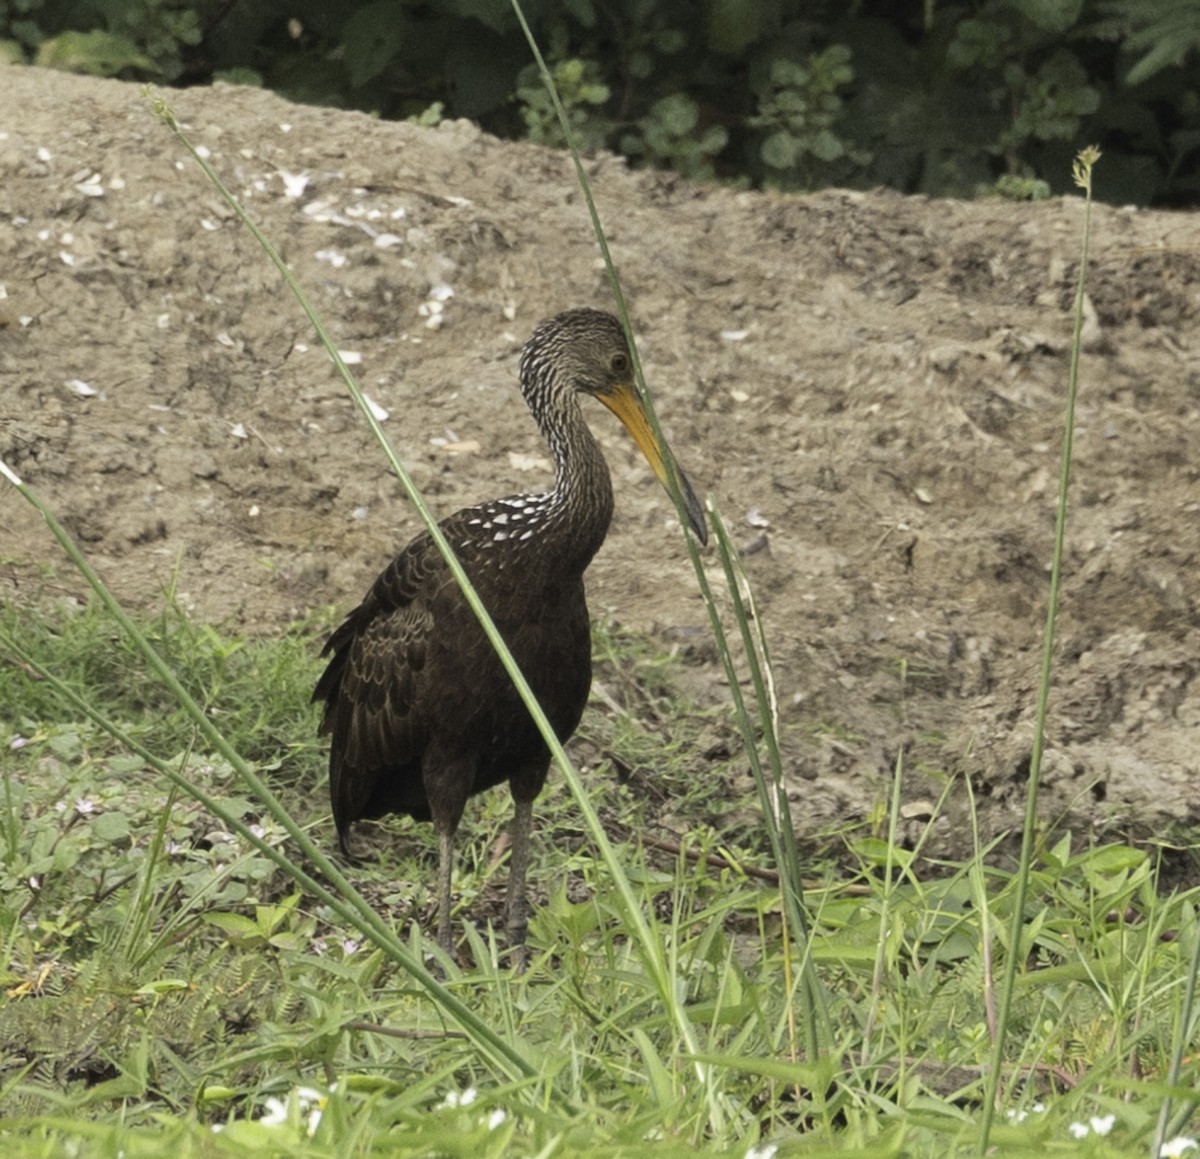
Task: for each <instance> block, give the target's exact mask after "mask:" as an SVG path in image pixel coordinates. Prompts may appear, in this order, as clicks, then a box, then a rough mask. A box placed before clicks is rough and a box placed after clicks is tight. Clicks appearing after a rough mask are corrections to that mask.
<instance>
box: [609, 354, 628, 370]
mask: <svg viewBox="0 0 1200 1159" xmlns="http://www.w3.org/2000/svg"><path fill="white" fill-rule="evenodd" d="M612 370H613V374H628V373H629V355H628V354H614V355H613V360H612Z"/></svg>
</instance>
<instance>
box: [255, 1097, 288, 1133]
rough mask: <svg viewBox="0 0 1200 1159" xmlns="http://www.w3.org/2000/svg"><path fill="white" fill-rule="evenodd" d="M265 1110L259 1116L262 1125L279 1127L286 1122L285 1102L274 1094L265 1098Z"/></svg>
mask: <svg viewBox="0 0 1200 1159" xmlns="http://www.w3.org/2000/svg"><path fill="white" fill-rule="evenodd" d="M265 1105H266V1108H267V1109H266V1111H265V1112H264V1113H263V1115H262V1116H261V1117H260V1118H259V1120H258V1121H259V1122H260V1123H262V1124H263V1126H264V1127H279V1126H282V1125H283V1124H284V1123H286V1122H287V1103H285V1102H284V1101H283V1100H282V1099H277V1098H276V1097H275V1096H274V1095H271V1096H269V1097H268V1098H267V1101H266V1104H265Z"/></svg>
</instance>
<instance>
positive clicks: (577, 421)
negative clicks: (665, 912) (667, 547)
mask: <svg viewBox="0 0 1200 1159" xmlns="http://www.w3.org/2000/svg"><path fill="white" fill-rule="evenodd" d="M521 385H522V391H523V393H524V395H525V399H526V402H527V403H528V405H529V408H530V410H531V412H532V413H533V415H534V417H535V419H536V420H537V422H538V425H539V427H540V428H541V430H542V433H543V435H544V436H545V437H546V439H547V441H548V442H549V444H550V448H551V451H552V452H553V454H554V458H555V464H556V482H555V486H554V488H553V489H552V490H551V491H549V492H546V493H545V494H542V495H514V496H511V497H508V498H505V499H498V500H494V501H492V502H490V503H485V504H482V505H480V506H478V507H470V508H466V509H465V510H462V511H459V512H457V513H455V514H454V515H451V516H450V517H449V518H448V519H446V520H444V521H443V522H442V524H441V528H442V530H443V532H444V533H445V535H446V538H447V539H448V540H449V542H450V545H451V546H452V547H453V549H454V551H455V553H456V554H457V555H458V557H459V559H460V560H461V561H462V564H463V566H464V567H465V568H466V571H467V574H468V575H469V576H470V578H471V581H472V583H473V584H474V586H475V588H476V590H477V591H478V592H479V594H480V596H481V597H482V599H483V601H484V603H485V605H486V607H487V609H488V611H489V613H490V614H491V616H492V618H493V620H494V621H495V623H496V626H497V628H498V629H499V630H500V633H501V635H502V636H503V637H504V640H505V643H506V644H507V645H508V647H509V649H510V650H511V651H512V653H513V656H514V657H515V659H516V661H517V663H518V665H519V666H520V668H521V671H522V673H523V674H524V675H525V678H526V679H527V680H528V682H529V684H530V686H531V687H532V689H533V691H534V693H535V695H536V696H537V698H538V701H539V702H540V704H541V705H542V708H543V709H544V711H545V713H546V715H547V717H548V718H549V720H550V723H551V725H552V726H553V728H554V731H555V733H556V734H557V736H558V737H559V739H561V740H566V738H567V737H569V736H570V735H571V733H573V732H574V730H575V728H576V726H577V725H578V724H579V720H580V717H581V716H582V715H583V710H584V707H585V705H586V704H587V699H588V692H589V689H590V686H591V642H590V634H589V619H588V610H587V602H586V599H585V595H584V586H583V573H584V571H585V569H586V568H587V566H588V564H589V563H590V562H591V560H592V557H593V556H594V555H595V554H596V552H597V551H598V550H599V548H600V545H601V544H602V543H603V542H604V537H605V535H606V534H607V531H608V526H609V523H610V521H611V519H612V511H613V495H612V484H611V481H610V478H609V473H608V467H607V465H606V464H605V462H604V458H603V455H602V454H601V452H600V448H599V446H598V444H597V443H596V441H595V439H594V438H593V437H592V435H591V433H590V431H589V430H588V429H587V425H586V423H585V422H584V419H583V416H582V412H581V411H580V408H579V403H578V395H579V394H580V393H584V394H592V395H594V396H596V397H598V398H599V399H600V400H601V401H602V402H604V403H605V404H606V405H608V406H609V407H610V409H612V410H613V411H614V412H615V413H617V414H618V415H619V416H620V417H621V418H622V421H624V422H626V424H627V425H628V426H629V427H630V430H631V431H632V432H633V433H634V436H635V438H637V439H638V442H639V444H640V445H641V446H642V448H643V450H644V451H646V452H647V455H648V457H649V458H650V460H651V463H652V465H653V466H654V467H655V469H656V470H657V471H659V473H660V476H664V475H665V472H666V471H667V470H669V469H670V468H669V467H667V466H666V465H665V463H664V461H663V460H661V458H660V457H659V456H658V454H657V448H656V446H655V445H654V443H653V437H652V436H650V435H649V434H648V427H645V426H644V425H642V426H639V416H640V423H641V424H644V423H645V418H644V414H642V412H641V408H640V404H639V403H638V402H637V396H636V392H635V391H633V388H632V376H631V364H630V360H629V353H628V349H627V347H626V344H625V339H624V335H623V333H622V331H621V327H620V324H619V323H618V322H617V320H616V319H615V318H613V317H612V316H611V315H609V314H604V313H601V312H599V311H595V310H573V311H569V312H568V313H566V314H561V315H558V316H557V317H555V318H552V319H550V320H548V321H547V322H544V323H542V324H541V325H540V326H539V327H538V328H537V329H536V330H535V332H534V334H533V336H532V337H531V339H530V341H529V343H528V344H527V345H526V347H525V350H524V353H523V355H522V359H521ZM647 439H648V440H649V442H647ZM668 461H669V460H668ZM677 477H678V478H679V480H680V481H681V484H682V486H683V488H684V493H685V496H686V497H687V499H688V502H689V511H690V515H691V522H692V525H693V528H694V529H696V531H697V533H698V534H699V535H701V537H702V538H703V531H704V527H703V519H702V517H701V515H700V513H699V504H698V503H697V502H696V500H695V497H694V495H692V492H691V489H690V487H688V486H687V483H686V480H685V479H684V478H683V476H682V474H679V475H678V476H677ZM323 654H325V655H329V656H330V660H329V665H328V667H327V668H326V670H325V672H324V674H323V675H322V677H321V679H320V681H319V682H318V684H317V688H316V692H315V694H314V699H316V700H322V701H324V702H325V714H324V718H323V721H322V732H328V733H330V734H331V745H330V762H329V770H330V794H331V799H332V803H333V815H334V820H335V822H336V825H337V830H338V836H339V840H340V841H341V844H342V846H343V848H345V847H346V839H347V834H348V832H349V829H350V826H351V824H352V823H353V822H355V821H357V820H360V819H364V818H376V817H381V816H383V815H385V814H387V813H405V814H408V815H410V816H412V817H414V818H416V819H417V820H420V821H432V822H433V823H434V826H435V827H436V829H437V831H438V834H439V841H440V872H439V938H440V940H441V941H442V944H443V946H444V947H445V948H447V949H448V948H449V932H450V931H449V921H450V866H451V851H452V841H453V836H454V832H455V830H456V829H457V827H458V823H459V820H460V818H461V816H462V812H463V807H464V805H465V804H466V802H467V799H468V798H469V797H470V796H471V795H472V794H474V793H478V792H481V791H482V790H484V789H488V788H491V787H492V786H494V785H497V784H500V783H501V782H503V781H507V782H508V783H509V785H510V788H511V791H512V795H513V800H514V803H515V809H516V815H515V820H514V828H513V835H512V849H513V852H512V863H511V865H510V879H509V895H508V914H507V922H508V930H509V938H510V941H511V942H512V943H514V944H517V945H519V944H521V942H522V941H523V937H524V929H525V916H524V878H525V869H526V865H527V861H528V840H529V827H530V818H531V814H532V803H533V800H534V798H535V797H536V796H537V795H538V793H539V792H540V791H541V789H542V786H543V784H544V783H545V779H546V773H547V770H548V768H549V762H550V755H549V751H548V749H547V747H546V743H545V741H544V740H543V739H542V736H541V734H540V733H539V731H538V729H537V727H536V725H535V724H534V723H533V720H532V718H531V717H530V715H529V712H528V710H527V709H526V708H525V706H524V704H523V703H522V701H521V699H520V696H519V695H518V693H517V691H516V688H515V687H514V686H513V683H512V681H511V680H510V678H509V676H508V674H507V673H506V672H505V670H504V668H503V666H502V665H501V663H500V660H499V659H498V657H497V656H496V654H495V652H494V651H493V649H492V647H491V644H490V643H489V641H488V639H487V637H486V636H485V635H484V632H483V629H482V627H481V626H480V625H479V622H478V620H477V619H476V617H475V614H474V613H473V612H472V610H471V608H470V605H469V604H468V603H467V602H466V600H465V598H464V597H463V595H462V593H461V591H460V590H459V588H458V586H457V584H456V583H455V581H454V578H453V576H452V574H451V572H450V570H449V567H448V566H447V564H446V562H445V561H444V560H443V558H442V556H441V554H440V553H439V552H438V550H437V548H436V546H435V545H434V543H433V541H432V539H431V538H430V536H429V535H428V534H427V533H426V534H423V535H420V536H418V537H417V538H416V539H414V540H413V541H412V542H411V543H410V544H409V545H408V546H407V547H406V548H405V549H404V550H403V551H401V553H400V554H399V555H398V556H396V558H395V559H394V560H392V562H391V563H390V564H389V565H388V566H387V568H385V569H384V571H383V572H382V574H381V575H380V576H379V578H378V579H377V580H376V581H375V583H374V584H373V585H372V586H371V589H370V591H369V592H368V593H367V595H366V598H365V599H364V600H363V602H362V603H361V604H360V605H359V606H358V607H357V608H356V609H355V610H354V611H353V612H351V613H350V615H349V616H348V617H347V618H346V620H345V622H344V623H343V624H342V625H341V626H340V627H339V628H338V629H337V631H335V632H334V633H333V635H332V636H331V637H330V639H329V641H328V643H327V644H326V646H325V650H324V653H323Z"/></svg>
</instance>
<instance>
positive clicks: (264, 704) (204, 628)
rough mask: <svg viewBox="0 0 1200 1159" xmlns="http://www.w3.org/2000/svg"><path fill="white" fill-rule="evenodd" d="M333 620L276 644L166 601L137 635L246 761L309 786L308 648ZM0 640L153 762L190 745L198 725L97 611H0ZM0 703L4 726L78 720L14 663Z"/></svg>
mask: <svg viewBox="0 0 1200 1159" xmlns="http://www.w3.org/2000/svg"><path fill="white" fill-rule="evenodd" d="M331 622H332V612H331V611H324V612H321V613H319V614H317V615H316V616H313V617H310V618H308V619H305V620H300V621H296V622H295V623H293V624H291V625H289V626H288V628H287V629H286V630H285V631H284V632H283V633H282V634H277V635H273V636H271V637H256V636H247V635H243V634H240V633H238V632H237V631H236V630H234V629H228V630H222V629H221V628H219V627H216V626H213V625H208V624H198V623H195V622H194V621H192V620H191V619H190V618H189V617H188V616H187V615H186V614H185V613H184V612H183V611H182V609H180V608H179V607H178V606H177V605H175V604H173V603H171V602H169V601H167V602H165V603H164V605H163V608H162V610H161V611H160V612H159V614H158V615H156V616H153V617H151V618H147V617H141V618H140V619H139V628H140V630H141V632H142V633H143V635H144V636H145V638H146V640H148V641H149V642H150V644H151V645H152V646H153V647H154V649H155V650H156V651H157V652H158V654H159V655H160V656H161V657H162V658H163V660H164V661H165V662H166V663H167V664H169V665H170V666H171V667H172V668H173V669H175V671H177V672H178V673H179V674H180V679H181V680H182V681H183V683H184V686H185V687H186V688H187V690H188V691H189V692H190V693H191V695H192V696H193V697H194V698H195V699H196V701H197V702H198V703H199V704H201V705H202V706H204V708H205V710H206V711H207V712H208V713H209V715H210V717H211V718H212V719H213V720H214V721H216V722H217V723H219V725H220V728H221V731H222V732H223V733H224V734H225V736H226V737H227V738H228V740H229V742H230V743H231V744H232V745H233V746H234V747H235V748H236V749H237V750H238V751H239V752H241V753H242V754H243V755H244V756H245V757H246V758H247V759H249V760H252V761H262V762H269V761H283V760H284V759H286V768H287V770H288V775H289V776H296V777H298V778H299V779H301V780H310V781H311V780H312V779H313V771H314V768H315V765H316V762H317V743H316V739H315V724H314V722H315V720H316V714H315V710H314V709H313V708H312V707H311V705H310V704H309V700H310V698H311V696H312V688H313V684H314V682H315V679H316V673H317V671H318V661H317V656H316V651H317V650H316V649H314V647H313V641H314V638H315V637H317V636H318V635H320V634H321V633H323V632H324V631H325V630H326V629H327V628H328V626H329V625H330V624H331ZM0 635H3V636H6V637H8V638H10V639H11V640H12V641H13V642H14V643H16V644H17V645H18V646H19V647H21V648H22V649H24V650H26V651H29V652H33V653H35V654H36V655H37V656H38V657H39V658H40V659H41V660H42V662H43V663H44V664H46V665H47V667H49V668H51V669H52V670H53V671H54V673H55V674H56V675H57V676H58V678H59V679H60V680H62V681H63V682H64V683H65V684H67V685H68V686H69V687H71V688H74V689H76V690H77V691H79V692H80V693H86V694H87V696H88V699H89V700H90V701H91V703H92V704H94V705H95V706H96V708H97V709H99V710H100V711H102V712H103V713H104V714H105V715H107V716H109V717H111V718H112V719H114V720H117V721H120V722H124V723H126V724H127V725H129V727H130V729H131V731H132V733H133V735H135V736H136V737H137V738H138V739H139V740H141V741H142V742H143V743H145V744H146V745H147V746H148V747H150V748H152V749H154V750H155V751H156V752H160V753H176V752H180V751H182V750H183V749H186V748H188V747H190V746H191V745H193V744H194V743H195V741H196V727H195V724H194V722H192V721H191V720H190V719H189V717H188V715H187V713H186V712H185V711H184V710H183V709H182V708H181V706H180V704H179V702H178V700H177V699H176V698H175V697H174V696H173V695H172V694H171V692H170V690H169V689H167V688H165V687H164V686H163V685H162V683H161V682H160V681H158V680H156V679H154V678H153V676H152V674H150V673H148V672H147V669H146V664H145V661H144V659H143V657H142V656H141V654H140V652H139V651H138V649H137V647H136V646H135V645H134V644H133V642H132V641H131V640H130V639H129V638H128V636H127V635H126V634H125V633H123V632H122V631H121V630H120V629H119V627H118V626H117V625H116V624H114V623H113V620H112V617H111V616H110V615H109V613H108V611H107V609H105V608H104V607H103V606H102V605H101V604H100V603H99V601H97V600H94V599H93V600H89V601H88V602H87V603H86V604H73V605H71V606H70V607H69V608H63V607H60V609H59V613H58V614H57V615H54V616H50V615H46V614H36V613H35V612H33V611H31V609H29V608H28V607H18V606H16V605H6V606H5V607H4V608H2V609H0ZM0 703H3V704H4V705H5V708H6V715H7V718H8V720H9V721H10V722H14V721H20V720H22V719H29V720H31V721H39V722H50V721H56V720H73V719H77V714H76V713H75V711H74V710H73V709H72V708H71V707H70V706H69V705H67V704H65V703H64V702H63V700H62V697H61V696H60V695H59V694H58V692H57V691H56V690H55V688H54V687H53V685H51V684H50V683H49V682H47V681H45V680H42V679H40V678H39V677H38V676H37V675H36V673H31V672H30V671H29V670H28V669H27V668H25V667H24V666H23V665H22V664H21V662H20V660H19V659H17V658H16V657H15V656H12V655H9V656H8V657H7V663H3V664H0Z"/></svg>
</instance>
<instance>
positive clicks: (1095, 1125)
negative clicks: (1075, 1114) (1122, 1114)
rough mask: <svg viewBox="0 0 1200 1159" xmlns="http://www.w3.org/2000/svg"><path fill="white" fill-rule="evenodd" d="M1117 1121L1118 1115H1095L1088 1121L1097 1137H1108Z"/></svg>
mask: <svg viewBox="0 0 1200 1159" xmlns="http://www.w3.org/2000/svg"><path fill="white" fill-rule="evenodd" d="M1116 1121H1117V1116H1116V1115H1093V1116H1092V1117H1091V1118H1090V1119H1088V1125H1089V1126H1090V1127H1091V1128H1092V1131H1093V1132H1094V1133H1095V1134H1097V1135H1107V1134H1108V1133H1109V1131H1111V1130H1112V1129H1113V1124H1114V1123H1115V1122H1116Z"/></svg>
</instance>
